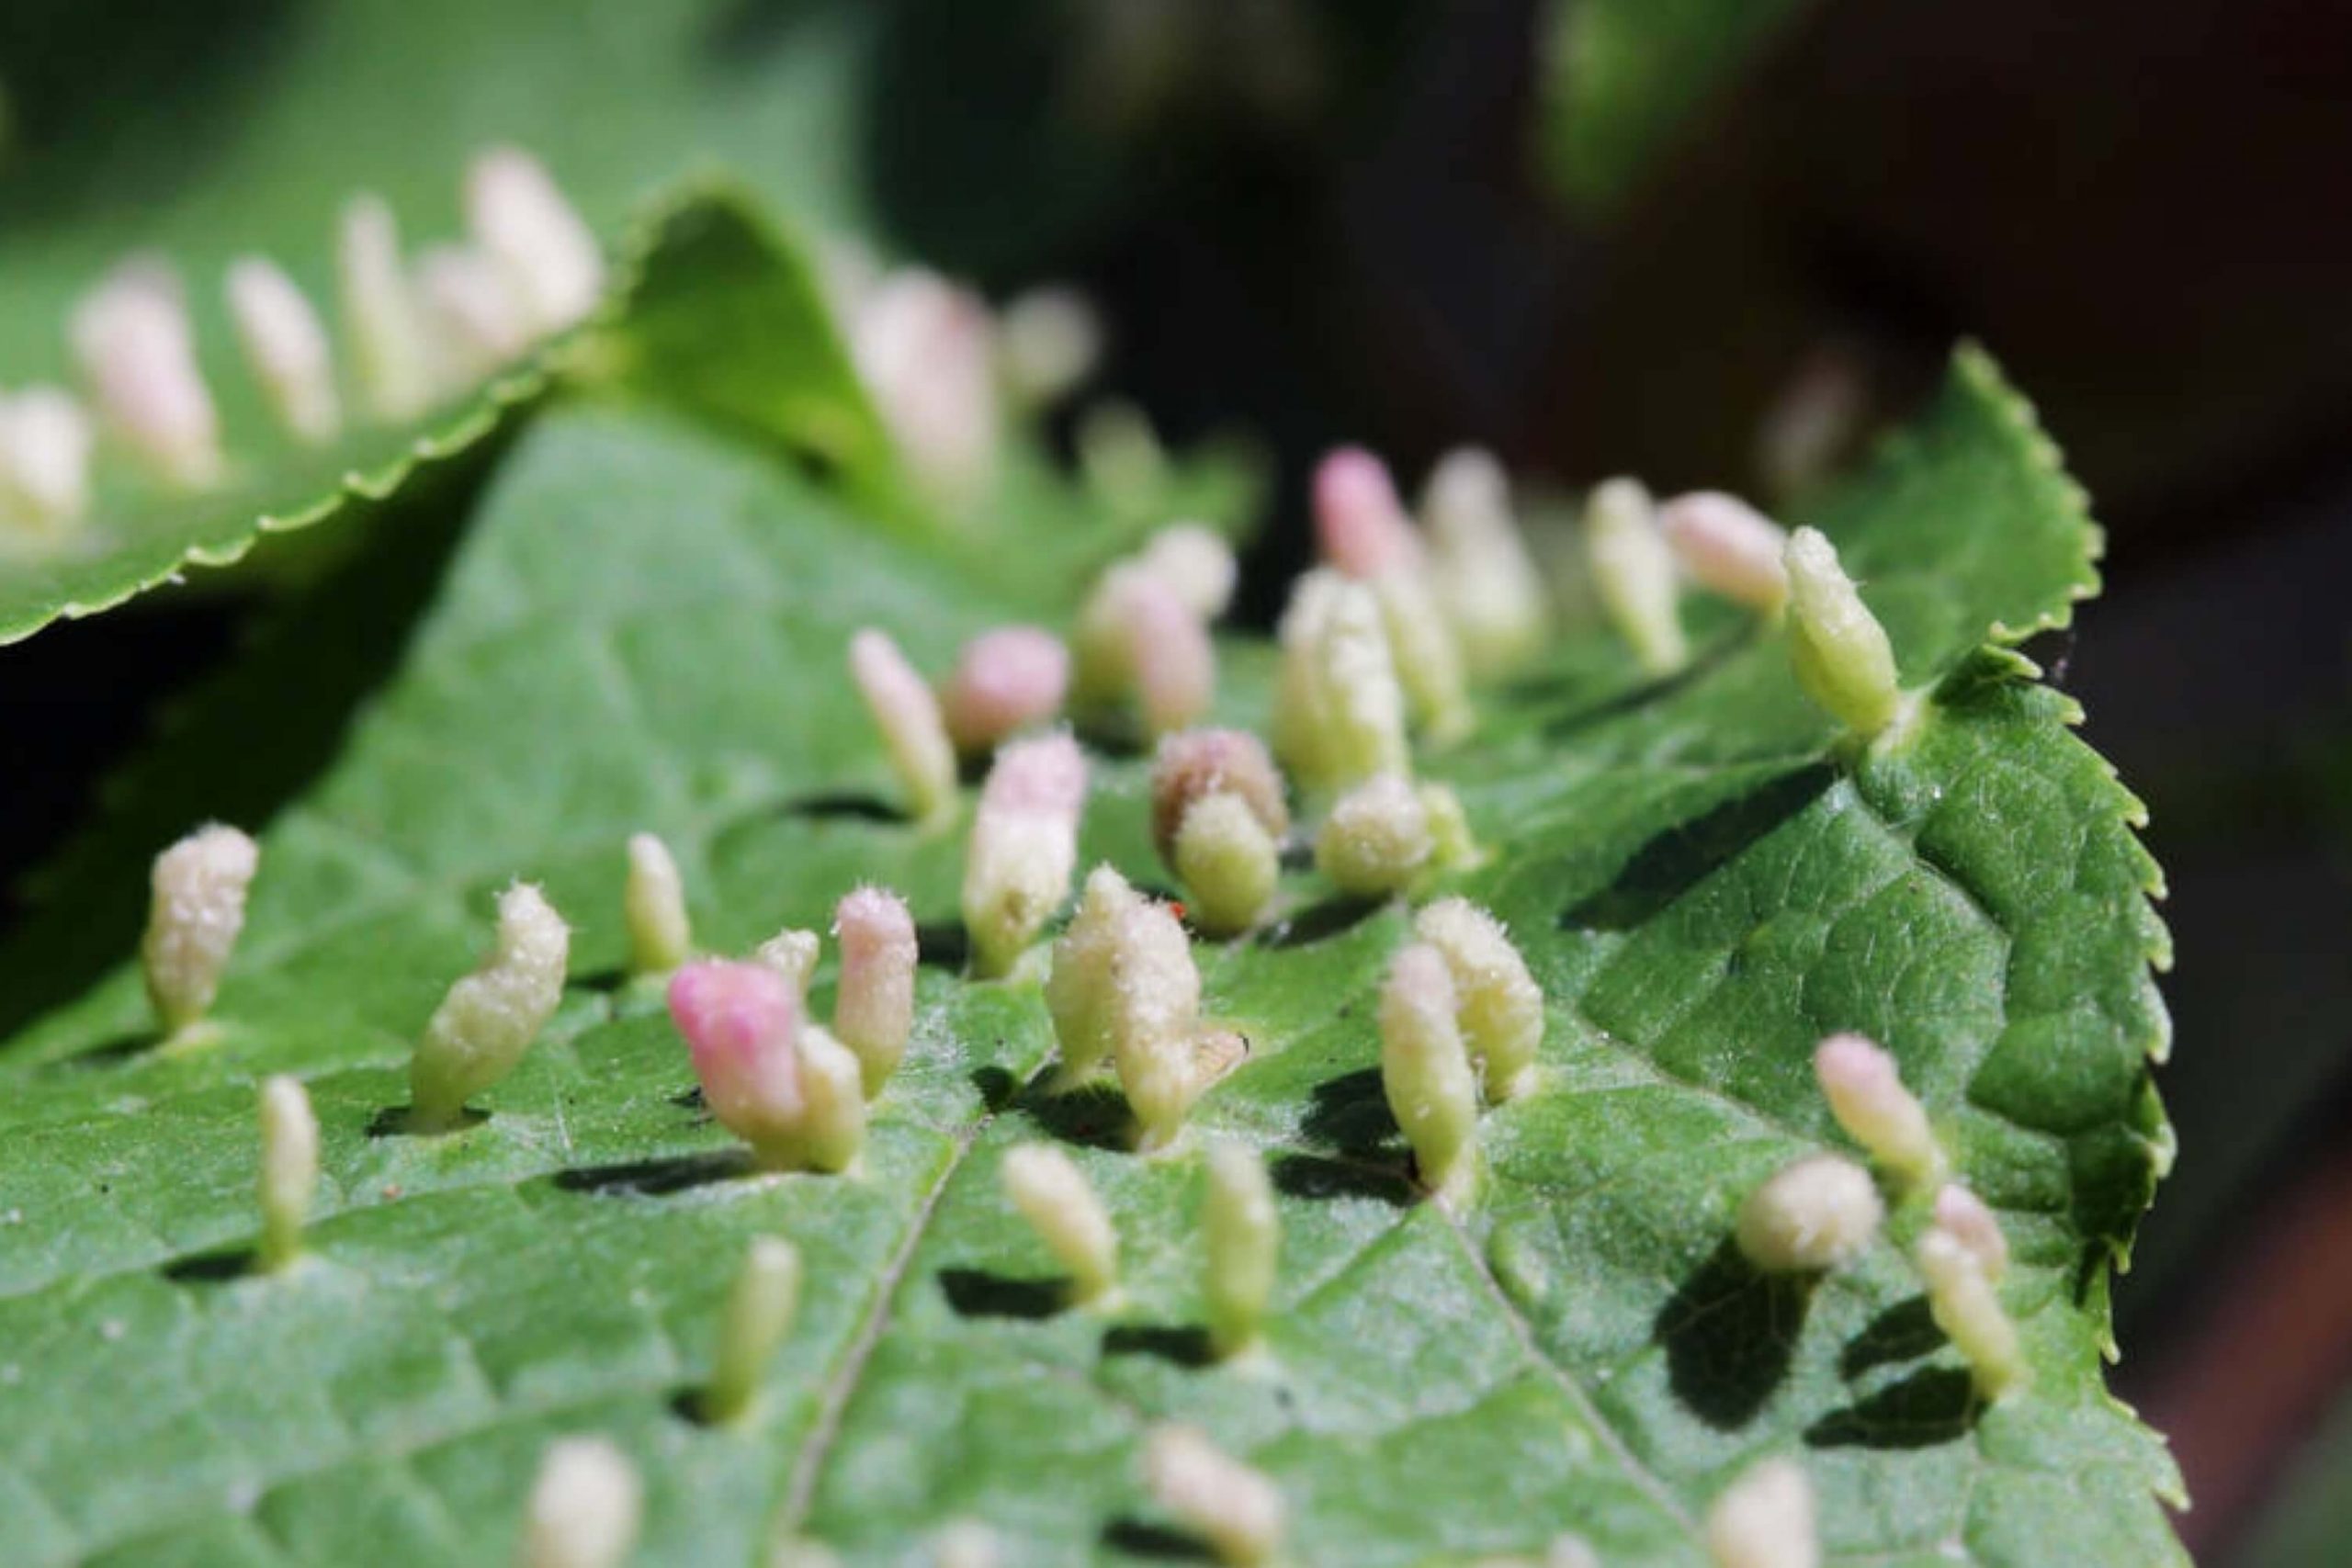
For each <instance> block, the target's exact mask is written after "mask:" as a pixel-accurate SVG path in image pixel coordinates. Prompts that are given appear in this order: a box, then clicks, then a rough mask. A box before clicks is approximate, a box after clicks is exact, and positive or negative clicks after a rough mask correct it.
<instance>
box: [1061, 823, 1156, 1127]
mask: <svg viewBox="0 0 2352 1568" xmlns="http://www.w3.org/2000/svg"><path fill="white" fill-rule="evenodd" d="M1142 903H1143V896H1142V895H1141V894H1139V893H1137V892H1136V890H1135V889H1134V888H1133V887H1132V886H1128V883H1127V879H1126V878H1125V877H1124V876H1122V875H1120V874H1119V872H1118V869H1117V868H1116V867H1114V866H1110V865H1098V866H1096V867H1095V868H1094V869H1093V870H1092V871H1090V872H1088V873H1087V874H1086V887H1085V890H1084V891H1083V892H1082V893H1080V896H1079V901H1078V912H1077V913H1076V914H1074V915H1072V916H1071V917H1070V920H1069V925H1068V926H1067V927H1065V928H1064V929H1063V931H1062V934H1061V936H1060V938H1059V939H1058V940H1057V941H1056V942H1055V943H1054V953H1053V966H1052V968H1051V969H1050V970H1049V971H1048V973H1047V974H1046V1010H1047V1011H1048V1012H1050V1013H1051V1014H1052V1015H1053V1020H1054V1038H1055V1040H1056V1041H1057V1043H1059V1044H1060V1046H1061V1056H1062V1067H1061V1073H1060V1076H1059V1078H1058V1080H1057V1081H1058V1082H1059V1084H1060V1086H1061V1087H1063V1088H1069V1087H1070V1086H1071V1085H1073V1084H1075V1083H1077V1082H1078V1081H1079V1080H1080V1079H1082V1078H1084V1077H1087V1076H1089V1075H1090V1074H1091V1073H1092V1072H1093V1071H1094V1070H1095V1069H1096V1068H1097V1067H1100V1066H1102V1065H1103V1063H1104V1062H1106V1061H1108V1060H1110V1057H1111V1047H1112V1043H1113V1042H1114V1038H1115V1035H1114V1026H1115V1024H1116V1022H1117V1015H1116V1012H1115V1011H1114V1007H1113V992H1112V960H1113V955H1114V953H1115V952H1116V950H1117V946H1118V940H1119V923H1120V921H1121V919H1123V918H1124V917H1125V915H1126V913H1127V912H1128V911H1129V910H1131V909H1134V908H1138V907H1140V906H1141V905H1142Z"/></svg>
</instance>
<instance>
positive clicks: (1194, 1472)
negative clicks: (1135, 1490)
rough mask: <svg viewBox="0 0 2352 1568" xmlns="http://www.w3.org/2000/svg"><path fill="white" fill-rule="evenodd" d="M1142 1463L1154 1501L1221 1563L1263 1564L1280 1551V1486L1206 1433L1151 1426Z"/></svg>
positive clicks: (1283, 1513) (1283, 1514)
mask: <svg viewBox="0 0 2352 1568" xmlns="http://www.w3.org/2000/svg"><path fill="white" fill-rule="evenodd" d="M1143 1463H1144V1480H1145V1483H1146V1484H1148V1486H1149V1487H1150V1488H1151V1495H1152V1499H1153V1501H1155V1502H1157V1503H1158V1504H1159V1506H1161V1507H1162V1508H1165V1509H1166V1510H1167V1511H1168V1512H1169V1513H1170V1514H1171V1515H1173V1516H1174V1517H1176V1518H1177V1519H1178V1520H1179V1521H1181V1522H1182V1524H1183V1526H1184V1528H1185V1529H1187V1530H1189V1531H1191V1532H1193V1534H1195V1535H1198V1536H1199V1537H1201V1539H1202V1540H1205V1541H1207V1542H1208V1543H1209V1545H1210V1546H1211V1547H1213V1548H1214V1549H1215V1550H1216V1555H1217V1558H1218V1560H1219V1561H1220V1562H1228V1563H1235V1564H1243V1565H1247V1564H1253V1563H1262V1562H1269V1561H1271V1560H1272V1558H1273V1556H1274V1554H1275V1552H1276V1551H1278V1550H1279V1549H1280V1548H1281V1546H1282V1540H1283V1528H1284V1526H1285V1524H1286V1523H1287V1521H1288V1514H1289V1510H1288V1507H1287V1506H1285V1505H1284V1503H1283V1495H1282V1490H1281V1488H1279V1487H1277V1486H1276V1485H1275V1484H1274V1483H1273V1482H1272V1480H1271V1479H1269V1478H1268V1477H1267V1475H1266V1474H1265V1472H1262V1471H1260V1470H1256V1469H1253V1468H1252V1467H1250V1466H1249V1465H1246V1464H1244V1463H1242V1462H1241V1461H1239V1460H1237V1459H1234V1458H1233V1457H1231V1456H1230V1455H1228V1454H1227V1453H1226V1452H1225V1451H1224V1450H1221V1449H1219V1448H1218V1447H1216V1444H1214V1443H1212V1442H1210V1441H1209V1439H1208V1438H1207V1436H1206V1435H1205V1434H1204V1433H1202V1432H1200V1431H1197V1430H1195V1429H1194V1428H1193V1427H1179V1426H1173V1425H1170V1426H1163V1427H1155V1428H1153V1430H1152V1433H1151V1436H1150V1438H1148V1440H1147V1442H1146V1443H1145V1445H1144V1461H1143Z"/></svg>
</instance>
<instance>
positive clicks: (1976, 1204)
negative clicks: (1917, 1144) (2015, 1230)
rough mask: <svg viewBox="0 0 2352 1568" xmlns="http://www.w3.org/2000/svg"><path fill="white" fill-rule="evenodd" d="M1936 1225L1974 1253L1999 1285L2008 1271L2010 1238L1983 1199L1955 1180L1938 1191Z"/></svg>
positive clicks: (1978, 1262) (1989, 1276) (1986, 1273)
mask: <svg viewBox="0 0 2352 1568" xmlns="http://www.w3.org/2000/svg"><path fill="white" fill-rule="evenodd" d="M1936 1228H1937V1229H1939V1230H1940V1231H1942V1232H1943V1233H1944V1234H1945V1235H1949V1236H1951V1238H1952V1239H1953V1240H1955V1241H1957V1242H1959V1243H1960V1244H1961V1245H1962V1247H1966V1248H1968V1250H1969V1251H1970V1252H1972V1253H1973V1254H1974V1255H1975V1258H1976V1266H1977V1267H1978V1268H1980V1269H1983V1270H1984V1271H1985V1278H1986V1279H1987V1280H1991V1281H1992V1282H1993V1283H1994V1284H1996V1285H1997V1284H1999V1283H2000V1282H2001V1280H2002V1279H2003V1278H2004V1277H2006V1276H2007V1273H2008V1271H2009V1241H2008V1237H2007V1236H2006V1235H2002V1234H2001V1222H2000V1221H1999V1220H1997V1219H1996V1218H1994V1217H1993V1211H1992V1210H1991V1209H1989V1208H1987V1207H1985V1200H1984V1199H1982V1198H1979V1197H1978V1196H1977V1195H1976V1194H1975V1193H1973V1192H1971V1191H1970V1190H1968V1189H1967V1188H1965V1187H1962V1186H1961V1185H1960V1184H1959V1183H1958V1182H1956V1181H1948V1182H1946V1183H1945V1184H1944V1185H1943V1187H1942V1189H1941V1190H1939V1191H1938V1192H1937V1193H1936Z"/></svg>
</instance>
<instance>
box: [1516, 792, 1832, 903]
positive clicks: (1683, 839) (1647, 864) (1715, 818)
mask: <svg viewBox="0 0 2352 1568" xmlns="http://www.w3.org/2000/svg"><path fill="white" fill-rule="evenodd" d="M1837 778H1838V773H1837V770H1836V769H1834V768H1831V767H1829V766H1828V765H1827V764H1826V763H1815V764H1813V765H1811V766H1808V767H1803V768H1799V769H1797V770H1795V771H1794V772H1793V773H1784V774H1782V775H1781V777H1779V778H1777V779H1774V780H1772V781H1771V782H1770V783H1769V784H1763V785H1761V786H1759V787H1758V788H1756V789H1752V790H1750V791H1748V792H1747V794H1746V795H1741V796H1739V797H1738V798H1737V799H1735V800H1728V801H1725V802H1724V804H1723V805H1721V806H1718V807H1715V808H1714V809H1713V810H1712V811H1709V812H1706V813H1704V814H1703V815H1702V816H1699V817H1697V818H1693V819H1691V821H1688V822H1684V823H1681V824H1679V825H1678V826H1676V827H1673V828H1669V829H1667V830H1666V831H1665V832H1663V833H1660V834H1658V835H1657V837H1656V838H1654V839H1652V840H1650V841H1649V842H1648V843H1646V844H1644V845H1643V846H1642V847H1641V848H1640V849H1638V850H1636V851H1634V854H1633V857H1632V858H1631V859H1629V860H1628V861H1626V863H1624V865H1623V868H1621V869H1620V870H1619V871H1618V873H1617V875H1616V877H1615V879H1614V880H1612V881H1611V883H1610V885H1609V886H1607V887H1605V888H1602V889H1601V890H1600V892H1598V893H1596V894H1594V895H1593V896H1592V897H1589V898H1587V899H1586V900H1584V902H1582V903H1580V904H1578V905H1577V906H1575V907H1574V908H1570V909H1568V910H1566V912H1565V913H1563V914H1562V915H1561V916H1560V929H1561V930H1563V931H1633V930H1635V929H1637V928H1639V927H1641V926H1643V925H1645V924H1647V923H1648V922H1649V920H1650V919H1653V918H1654V917H1655V916H1656V915H1657V913H1658V912H1659V911H1660V910H1662V909H1664V908H1667V907H1668V906H1669V905H1671V904H1673V903H1674V902H1675V901H1676V900H1677V899H1679V898H1680V897H1682V896H1683V895H1684V894H1686V893H1688V892H1690V891H1691V888H1692V887H1694V886H1697V885H1698V884H1699V883H1700V882H1701V881H1702V880H1704V879H1705V878H1706V877H1707V876H1709V875H1711V874H1713V873H1714V872H1716V871H1719V870H1721V869H1722V868H1723V867H1724V866H1725V865H1728V864H1730V863H1732V862H1733V861H1735V860H1736V859H1738V858H1739V856H1740V855H1741V854H1742V853H1743V852H1746V851H1747V848H1748V847H1749V846H1750V845H1752V844H1754V843H1756V842H1757V841H1758V840H1760V839H1762V838H1764V837H1765V836H1766V835H1767V834H1769V833H1770V832H1771V831H1772V830H1773V829H1776V828H1778V827H1780V826H1781V824H1782V823H1784V822H1786V821H1788V820H1789V818H1792V817H1794V816H1796V815H1797V813H1799V812H1801V811H1803V810H1804V808H1805V807H1808V806H1810V805H1812V804H1813V803H1814V802H1815V801H1816V800H1818V799H1819V798H1821V796H1822V795H1823V794H1824V793H1825V792H1826V791H1827V790H1828V788H1829V786H1830V785H1831V784H1834V783H1836V782H1837Z"/></svg>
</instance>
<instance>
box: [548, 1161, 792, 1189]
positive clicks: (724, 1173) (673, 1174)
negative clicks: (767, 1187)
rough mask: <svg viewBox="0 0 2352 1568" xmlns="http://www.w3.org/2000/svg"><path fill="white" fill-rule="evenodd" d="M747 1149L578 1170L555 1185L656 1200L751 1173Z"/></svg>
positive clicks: (558, 1177)
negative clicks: (670, 1194) (673, 1193)
mask: <svg viewBox="0 0 2352 1568" xmlns="http://www.w3.org/2000/svg"><path fill="white" fill-rule="evenodd" d="M751 1173H752V1156H751V1152H750V1151H749V1150H747V1149H718V1150H713V1151H711V1152H709V1153H706V1154H694V1155H670V1156H664V1157H662V1158H661V1159H640V1160H630V1161H628V1162H626V1163H624V1164H620V1165H591V1166H582V1168H579V1169H578V1170H562V1171H558V1172H557V1173H556V1177H555V1184H556V1185H557V1186H558V1187H560V1188H561V1189H562V1190H564V1191H566V1192H594V1193H598V1194H602V1195H607V1196H609V1195H613V1194H627V1195H632V1196H641V1197H648V1198H659V1197H662V1196H665V1195H667V1194H669V1193H672V1192H684V1191H687V1190H691V1189H693V1188H696V1187H707V1186H709V1185H711V1184H712V1183H713V1182H718V1181H732V1180H734V1179H736V1178H737V1177H739V1176H748V1175H750V1174H751Z"/></svg>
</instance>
